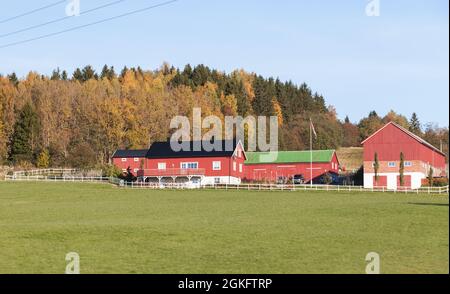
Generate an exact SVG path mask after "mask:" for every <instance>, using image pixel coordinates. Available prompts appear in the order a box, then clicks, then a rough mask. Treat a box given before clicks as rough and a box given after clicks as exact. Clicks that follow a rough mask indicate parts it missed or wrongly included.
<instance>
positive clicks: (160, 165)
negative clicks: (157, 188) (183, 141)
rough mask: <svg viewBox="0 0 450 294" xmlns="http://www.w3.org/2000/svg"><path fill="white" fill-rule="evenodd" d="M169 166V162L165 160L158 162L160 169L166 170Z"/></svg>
mask: <svg viewBox="0 0 450 294" xmlns="http://www.w3.org/2000/svg"><path fill="white" fill-rule="evenodd" d="M166 168H167V164H166V163H165V162H158V169H159V170H165V169H166Z"/></svg>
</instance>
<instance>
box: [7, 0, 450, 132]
mask: <svg viewBox="0 0 450 294" xmlns="http://www.w3.org/2000/svg"><path fill="white" fill-rule="evenodd" d="M112 1H113V0H81V11H85V10H87V9H91V8H93V7H96V6H100V5H103V4H106V3H109V2H112ZM164 1H165V0H160V1H156V0H128V1H124V2H123V3H121V4H118V5H116V6H112V7H109V8H106V9H102V10H100V11H96V12H94V13H92V14H88V15H83V16H79V17H74V18H71V19H69V20H67V21H64V22H61V23H58V24H54V25H50V26H46V27H42V28H39V29H36V30H31V31H28V32H24V33H22V34H17V35H14V36H9V37H4V38H0V46H2V45H4V44H8V43H11V42H15V41H20V40H24V39H28V38H32V37H36V36H40V35H42V34H48V33H52V32H56V31H59V30H63V29H66V28H70V27H73V26H77V25H81V24H85V23H89V22H93V21H97V20H100V19H103V18H107V17H111V16H115V15H118V14H121V13H124V12H127V11H131V10H134V9H138V8H141V7H146V6H149V5H153V4H157V3H160V2H164ZM53 2H56V0H33V1H24V0H17V1H1V3H0V5H1V9H0V21H1V20H2V19H6V18H8V17H10V16H14V15H17V14H20V13H23V12H26V11H28V10H32V9H35V8H38V7H42V6H45V5H47V4H50V3H53ZM67 2H69V1H67ZM369 2H370V1H369V0H341V1H336V0H302V1H300V0H295V1H294V0H284V1H283V0H281V1H275V0H240V1H239V0H226V1H225V0H179V2H176V3H173V4H171V5H168V6H165V7H159V8H156V9H153V10H150V11H147V12H144V13H141V14H135V15H133V16H129V17H126V18H122V19H117V20H114V21H111V22H107V23H103V24H99V25H96V26H92V27H88V28H84V29H80V30H77V31H73V32H69V33H66V34H62V35H59V36H54V37H50V38H47V39H42V40H38V41H34V42H30V43H26V44H22V45H17V46H13V47H9V48H2V49H0V73H3V74H7V73H10V72H12V71H15V72H16V73H17V74H18V75H20V76H24V75H26V73H27V72H28V71H30V70H36V71H38V72H40V73H45V74H49V73H50V72H51V71H52V69H54V68H56V67H60V68H61V69H66V70H68V72H69V73H72V72H73V70H74V69H75V68H76V67H81V66H84V65H87V64H91V65H93V66H94V67H96V68H97V69H101V67H102V66H103V65H104V64H109V65H114V66H115V67H116V68H122V67H123V66H124V65H127V66H129V67H130V66H141V67H142V68H145V69H155V68H157V67H159V66H160V65H161V64H162V63H163V62H164V61H166V62H169V63H170V64H173V65H174V66H177V67H183V66H184V65H185V64H187V63H190V64H193V65H195V64H200V63H203V64H206V65H208V66H210V67H212V68H217V69H220V70H224V71H227V72H229V71H231V70H233V69H239V68H244V69H246V70H247V71H253V72H256V73H258V74H262V75H264V76H266V77H268V76H274V77H279V78H280V79H282V80H292V81H293V82H295V83H297V84H300V83H302V82H306V83H307V84H308V85H309V86H310V87H311V88H312V89H313V90H314V91H317V92H319V93H321V94H323V95H324V97H325V99H326V101H327V103H328V104H331V105H334V106H335V107H336V109H337V112H338V115H339V117H340V118H344V117H345V115H349V117H350V119H351V120H352V121H355V122H356V121H358V120H359V119H360V118H361V117H363V116H366V115H367V114H368V113H369V112H370V111H371V110H376V111H377V112H378V113H379V114H385V113H386V112H388V111H389V110H390V109H394V110H396V111H397V112H399V113H402V114H404V115H406V116H408V117H409V116H410V115H411V113H412V112H417V113H418V115H419V118H420V120H421V121H422V123H426V122H434V123H438V124H439V125H440V126H448V124H449V123H448V122H449V114H448V113H449V112H448V108H449V82H448V81H449V57H448V56H449V39H448V38H449V37H448V35H449V31H448V30H449V25H448V22H449V18H448V10H449V7H448V6H449V1H447V0H395V1H392V0H379V3H380V16H378V17H368V16H367V15H366V13H365V7H366V5H367V4H368V3H369ZM63 16H65V3H64V4H61V5H59V6H56V7H53V8H50V9H48V10H45V11H41V12H39V13H36V14H33V15H29V16H26V17H23V18H20V19H16V20H14V21H10V22H7V23H0V35H2V34H5V33H8V32H11V31H14V30H17V29H21V28H23V27H28V26H30V25H34V24H39V23H42V22H45V21H48V20H53V19H56V18H59V17H63Z"/></svg>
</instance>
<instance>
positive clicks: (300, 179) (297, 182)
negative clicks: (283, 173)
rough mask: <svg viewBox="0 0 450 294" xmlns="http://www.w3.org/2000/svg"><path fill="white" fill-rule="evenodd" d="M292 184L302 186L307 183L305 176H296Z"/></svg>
mask: <svg viewBox="0 0 450 294" xmlns="http://www.w3.org/2000/svg"><path fill="white" fill-rule="evenodd" d="M292 182H293V183H294V184H295V185H301V184H304V183H305V177H304V176H303V175H294V177H293V178H292Z"/></svg>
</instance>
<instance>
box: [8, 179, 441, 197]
mask: <svg viewBox="0 0 450 294" xmlns="http://www.w3.org/2000/svg"><path fill="white" fill-rule="evenodd" d="M5 180H7V181H43V182H88V183H89V182H91V183H110V184H114V185H117V186H119V187H122V188H132V189H209V190H236V191H238V190H247V191H335V192H391V193H404V194H408V193H409V194H411V193H415V194H419V193H426V194H447V195H448V193H449V186H445V187H422V188H419V189H411V188H406V187H401V188H399V189H397V190H392V189H388V188H387V187H376V188H369V189H366V188H364V187H363V186H339V185H312V186H311V185H292V184H291V185H287V184H284V185H279V184H239V185H232V184H215V185H195V184H185V183H164V184H159V183H147V182H125V181H123V180H120V179H118V178H113V177H78V176H46V175H12V176H11V175H7V176H5Z"/></svg>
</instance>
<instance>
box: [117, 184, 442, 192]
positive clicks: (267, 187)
mask: <svg viewBox="0 0 450 294" xmlns="http://www.w3.org/2000/svg"><path fill="white" fill-rule="evenodd" d="M119 186H121V187H124V188H133V189H209V190H236V191H238V190H246V191H336V192H356V191H358V192H391V193H405V194H408V193H409V194H411V193H415V194H419V193H426V194H448V192H449V187H448V186H445V187H422V188H419V189H411V188H406V187H405V188H401V189H398V190H392V189H388V188H387V187H376V188H372V189H366V188H364V187H363V186H339V185H312V186H311V185H286V184H285V185H278V184H239V185H231V184H215V185H186V184H183V183H165V184H158V183H144V182H133V183H127V182H121V183H120V184H119Z"/></svg>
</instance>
